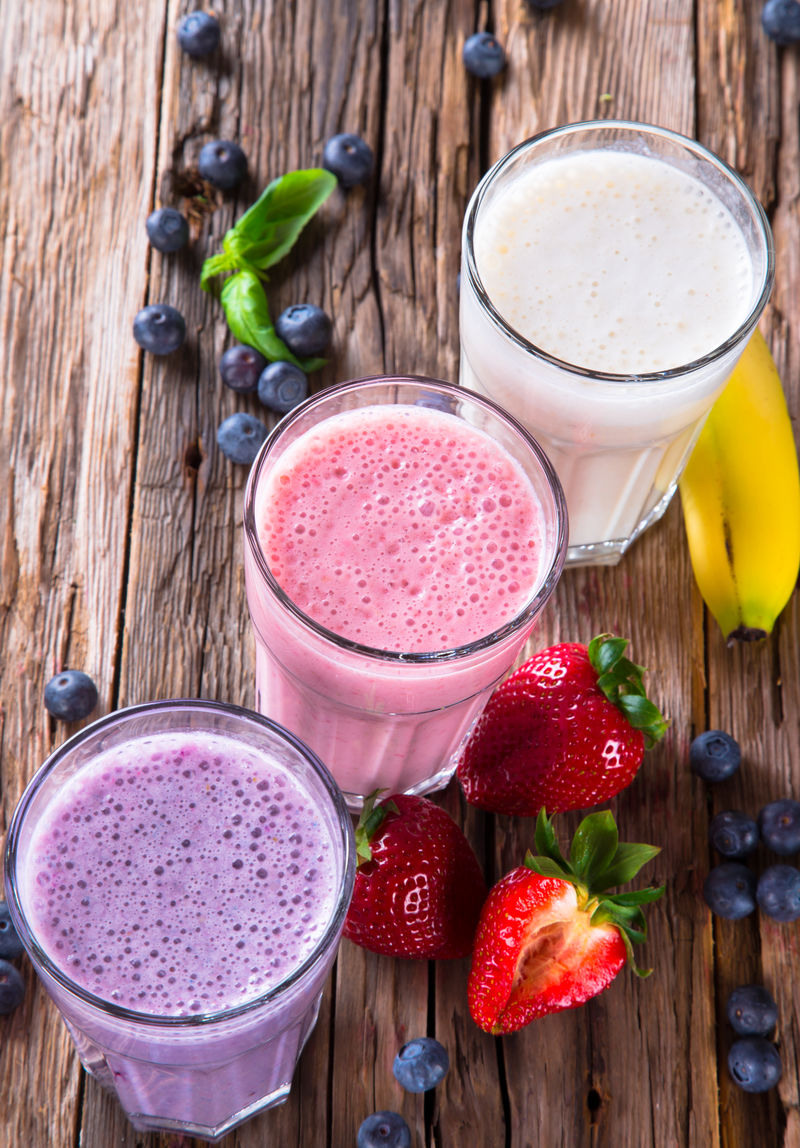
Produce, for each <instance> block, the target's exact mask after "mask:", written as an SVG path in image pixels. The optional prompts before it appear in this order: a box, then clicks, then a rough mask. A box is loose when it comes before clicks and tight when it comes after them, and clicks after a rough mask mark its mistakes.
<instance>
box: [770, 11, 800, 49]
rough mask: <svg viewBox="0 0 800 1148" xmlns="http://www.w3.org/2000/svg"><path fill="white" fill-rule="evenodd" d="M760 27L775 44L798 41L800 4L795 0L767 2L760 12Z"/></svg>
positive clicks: (799, 37)
mask: <svg viewBox="0 0 800 1148" xmlns="http://www.w3.org/2000/svg"><path fill="white" fill-rule="evenodd" d="M761 27H762V28H763V29H764V31H765V32H766V34H767V35H768V36H769V38H770V40H774V41H775V43H776V44H784V45H785V44H794V43H796V42H797V41H798V40H800V4H798V3H797V0H767V2H766V4H765V5H764V7H763V8H762V10H761Z"/></svg>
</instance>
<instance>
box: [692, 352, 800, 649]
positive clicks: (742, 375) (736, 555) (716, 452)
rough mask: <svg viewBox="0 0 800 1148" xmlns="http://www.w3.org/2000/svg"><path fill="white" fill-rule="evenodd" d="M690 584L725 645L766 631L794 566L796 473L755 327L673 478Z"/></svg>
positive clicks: (778, 392)
mask: <svg viewBox="0 0 800 1148" xmlns="http://www.w3.org/2000/svg"><path fill="white" fill-rule="evenodd" d="M680 491H681V501H682V504H683V517H684V523H685V525H686V537H687V539H688V542H689V554H690V557H691V560H692V568H693V570H694V576H695V579H696V580H697V586H698V589H699V590H700V593H701V594H702V596H703V599H704V601H705V603H706V605H707V606H708V608H709V610H710V611H711V613H712V614H713V616H714V617H715V618H716V620H717V622H718V623H719V626H720V629H721V630H722V632H723V634H724V635H725V637H726V639H727V640H728V644H729V645H730V644H732V643H733V642H734V641H736V640H744V641H752V640H755V639H759V638H764V637H766V635H767V634H769V633H770V632H771V631H772V628H773V626H774V624H775V620H776V619H777V617H778V615H779V614H780V612H781V611H782V610H783V608H784V606H785V605H786V603H787V602H788V601H789V598H790V597H791V595H792V591H793V590H794V587H795V585H796V583H797V575H798V569H800V473H799V472H798V463H797V449H796V446H795V441H794V434H793V432H792V424H791V422H790V420H789V412H788V410H787V408H786V399H785V397H784V394H783V388H782V386H781V380H780V376H779V375H778V370H777V367H776V366H775V362H774V360H773V358H772V355H771V353H770V350H769V347H768V346H767V344H766V342H765V341H764V337H763V336H762V335H761V333H760V332H759V331H758V330H756V331H755V332H754V334H753V335H752V337H751V338H750V341H749V342H748V344H747V346H746V347H745V349H744V353H743V354H742V357H741V359H740V360H739V362H738V364H737V366H736V368H735V370H734V372H733V374H732V375H731V378H730V380H729V382H728V384H727V385H726V387H725V390H724V391H723V392H722V394H721V395H720V396H719V398H718V399H717V401H716V403H715V404H714V406H713V407H712V410H711V413H710V414H709V416H708V419H707V420H706V423H705V426H704V427H703V430H702V431H701V432H700V437H699V438H698V440H697V443H696V445H695V447H694V450H693V451H692V454H691V456H690V458H689V462H688V463H687V465H686V469H685V470H684V472H683V475H682V477H681V480H680Z"/></svg>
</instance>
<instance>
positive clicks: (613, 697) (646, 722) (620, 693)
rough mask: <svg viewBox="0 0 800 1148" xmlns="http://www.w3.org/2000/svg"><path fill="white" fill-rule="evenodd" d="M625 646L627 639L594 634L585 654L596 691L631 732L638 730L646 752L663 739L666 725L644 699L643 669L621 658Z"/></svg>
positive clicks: (651, 705) (656, 709)
mask: <svg viewBox="0 0 800 1148" xmlns="http://www.w3.org/2000/svg"><path fill="white" fill-rule="evenodd" d="M627 646H628V640H627V638H617V637H615V636H614V635H613V634H598V636H597V637H596V638H592V640H591V642H590V643H589V645H588V647H587V652H588V655H589V661H590V663H591V665H592V667H593V668H594V669H595V671H596V672H597V685H598V688H599V689H600V690H602V692H603V693H604V694H605V696H606V697H607V698H608V700H609V701H610V702H612V703H613V704H614V705H615V706H616V707H617V708H618V709H619V710H620V711H621V712H622V713H623V714H624V715H625V717H626V718H627V720H628V721H629V722H630V724H631V725H632V726H633V728H634V729H639V730H641V731H642V733H643V734H644V738H645V745H646V747H647V748H648V749H650V748H651V747H652V746H654V745H655V743H656V742H657V741H659V740H660V739H661V738H662V737H663V736H664V732H665V731H666V728H667V725H668V722H667V721H666V719H665V718H664V717H663V715H662V714H661V713H660V711H659V710H658V708H657V707H656V706H655V705H654V704H653V703H652V702H651V701H649V699H648V698H647V695H646V692H645V688H644V681H643V678H642V675H643V674H644V672H645V671H644V666H637V665H636V664H635V662H631V661H629V659H628V658H626V657H624V656H623V655H624V652H625V650H626V649H627Z"/></svg>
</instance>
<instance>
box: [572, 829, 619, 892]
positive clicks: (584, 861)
mask: <svg viewBox="0 0 800 1148" xmlns="http://www.w3.org/2000/svg"><path fill="white" fill-rule="evenodd" d="M618 844H619V833H618V832H617V824H616V822H615V821H614V816H613V814H612V813H611V812H610V810H604V811H603V812H599V813H590V814H589V815H588V817H584V819H583V821H581V823H580V825H579V826H578V828H577V829H576V830H575V835H574V837H573V838H572V845H571V846H570V852H569V859H570V865H571V868H572V871H573V872H574V873H575V875H576V877H580V878H581V879H582V880H584V881H586V883H587V885H589V886H591V887H594V881H593V880H592V875H593V874H594V873H596V872H598V871H600V872H602V871H603V870H604V869H607V868H608V866H609V865H610V864H611V862H612V860H613V858H614V856H615V854H616V852H617V846H618Z"/></svg>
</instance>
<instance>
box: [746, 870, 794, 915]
mask: <svg viewBox="0 0 800 1148" xmlns="http://www.w3.org/2000/svg"><path fill="white" fill-rule="evenodd" d="M756 900H757V901H758V905H759V908H760V909H761V910H762V911H763V912H764V913H766V914H767V916H768V917H771V918H772V919H773V921H796V920H797V918H798V917H800V869H796V868H795V866H794V865H768V866H767V868H766V869H765V870H764V872H763V873H762V874H761V876H760V877H759V879H758V885H757V886H756Z"/></svg>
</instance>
